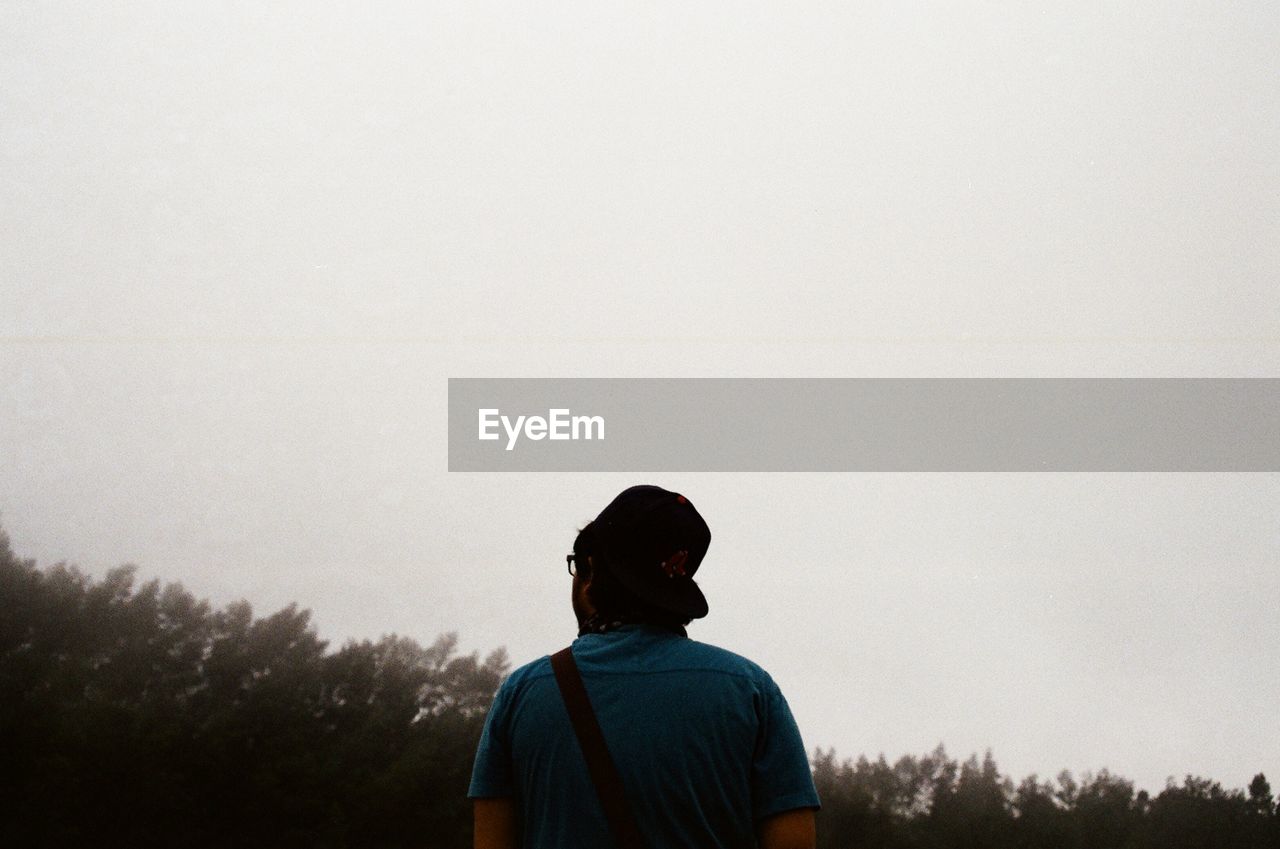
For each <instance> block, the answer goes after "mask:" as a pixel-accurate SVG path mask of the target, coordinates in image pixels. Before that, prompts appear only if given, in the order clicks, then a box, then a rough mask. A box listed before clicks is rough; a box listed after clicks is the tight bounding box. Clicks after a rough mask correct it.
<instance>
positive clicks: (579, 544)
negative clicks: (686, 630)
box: [573, 522, 692, 628]
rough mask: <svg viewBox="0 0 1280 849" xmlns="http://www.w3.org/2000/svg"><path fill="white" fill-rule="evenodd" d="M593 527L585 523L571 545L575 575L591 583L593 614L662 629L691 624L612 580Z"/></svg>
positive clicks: (611, 573)
mask: <svg viewBox="0 0 1280 849" xmlns="http://www.w3.org/2000/svg"><path fill="white" fill-rule="evenodd" d="M594 524H595V522H588V523H587V524H586V526H585V527H583V528H582V529H580V530H579V531H578V536H577V538H575V539H574V541H573V554H574V563H575V564H577V569H578V574H579V575H581V576H582V577H583V578H589V579H590V580H591V586H590V587H588V588H587V596H588V597H589V598H590V599H591V603H592V604H593V605H594V606H595V608H596V611H597V612H598V613H600V615H601V616H604V617H605V618H611V617H623V616H625V617H628V618H629V619H633V620H635V621H638V622H645V623H648V624H651V625H661V626H664V627H677V626H678V627H681V628H683V627H684V626H685V625H688V624H689V623H690V622H691V621H692V620H691V619H689V618H688V617H687V616H682V615H680V614H679V613H672V612H671V611H670V610H664V609H662V608H661V607H658V606H656V605H654V604H652V603H651V602H648V601H645V600H644V599H642V598H640V597H639V596H637V595H636V594H635V593H633V592H631V590H629V589H627V588H626V587H625V586H623V585H622V582H621V581H619V580H618V579H617V578H615V577H614V575H613V572H612V571H610V569H609V568H608V566H607V565H606V564H605V563H604V556H603V554H601V553H600V550H599V547H598V545H597V541H596V535H595V529H594V528H593V525H594ZM588 557H590V558H592V562H588V560H587V558H588ZM593 564H594V565H593Z"/></svg>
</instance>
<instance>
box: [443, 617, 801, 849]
mask: <svg viewBox="0 0 1280 849" xmlns="http://www.w3.org/2000/svg"><path fill="white" fill-rule="evenodd" d="M573 656H574V660H575V661H576V663H577V665H578V670H579V672H580V673H581V674H582V680H583V684H584V685H585V686H586V689H587V695H588V697H589V698H590V699H591V706H592V708H594V710H595V713H596V717H597V718H598V720H599V722H600V727H601V729H602V731H603V733H604V738H605V743H606V744H607V745H608V747H609V752H610V754H611V755H612V756H613V760H614V762H615V763H616V764H617V766H618V771H619V772H620V773H621V774H622V782H623V785H624V787H625V789H626V792H627V798H628V800H629V801H630V803H631V805H632V808H633V810H634V811H635V815H636V819H637V820H638V821H639V823H640V830H641V831H642V832H643V833H644V836H645V838H646V844H647V845H648V846H649V847H651V849H676V848H677V847H688V849H712V847H721V849H739V847H744V849H745V847H754V846H755V824H756V823H757V822H758V821H759V820H761V819H763V818H764V817H768V816H770V815H772V814H776V813H780V812H782V811H787V810H792V809H795V808H817V807H818V806H819V802H818V794H817V791H816V790H815V789H814V786H813V777H812V774H811V773H810V771H809V760H808V755H807V752H806V750H805V747H804V743H803V742H802V741H801V739H800V731H799V729H798V728H797V727H796V722H795V719H794V718H793V717H792V715H791V710H790V708H788V707H787V701H786V699H785V698H783V696H782V692H781V691H780V690H779V689H778V685H777V684H775V683H774V681H773V679H772V678H771V677H769V674H768V673H767V672H765V671H764V670H763V669H761V668H760V667H759V666H757V665H756V664H754V663H752V662H751V661H749V660H747V659H746V658H744V657H740V656H738V655H736V654H733V653H732V652H728V651H725V650H724V649H720V648H716V647H715V646H710V645H707V644H705V643H699V642H697V641H695V640H691V639H688V638H687V637H684V636H681V635H680V634H678V633H676V632H674V631H670V630H666V629H662V628H657V627H651V626H648V625H628V626H624V627H622V628H619V629H617V630H615V631H610V632H608V633H605V634H587V635H585V636H582V637H579V638H578V639H576V640H574V643H573ZM468 796H470V797H471V798H473V799H474V798H489V797H498V796H513V797H515V799H516V801H517V806H518V810H519V815H520V818H521V823H522V826H521V830H522V833H523V841H522V843H521V846H522V847H524V849H572V847H582V849H600V847H602V846H610V845H612V839H611V838H610V837H609V829H608V824H607V822H606V821H605V817H604V813H603V812H602V810H601V808H600V803H599V801H598V797H597V796H596V791H595V787H594V786H593V785H592V783H591V776H590V774H589V773H588V771H587V765H586V761H585V760H584V759H583V755H582V749H581V748H580V747H579V745H578V739H577V737H576V736H575V734H574V730H573V725H572V723H571V722H570V721H569V714H568V712H567V710H566V709H565V706H564V700H563V699H562V698H561V696H560V690H559V687H558V686H557V685H556V680H555V675H554V673H553V672H552V671H551V661H550V658H549V657H543V658H540V659H539V660H536V661H534V662H533V663H529V664H526V665H525V666H522V667H520V668H519V669H517V670H516V671H515V672H513V673H511V675H510V676H509V677H508V678H507V680H506V681H504V682H503V683H502V686H501V687H499V688H498V693H497V696H496V697H495V698H494V702H493V708H492V709H491V710H490V712H489V716H488V719H487V720H486V722H485V727H484V733H483V734H482V736H481V738H480V747H479V750H478V751H477V752H476V760H475V767H474V769H473V771H472V775H471V789H470V791H469V792H468Z"/></svg>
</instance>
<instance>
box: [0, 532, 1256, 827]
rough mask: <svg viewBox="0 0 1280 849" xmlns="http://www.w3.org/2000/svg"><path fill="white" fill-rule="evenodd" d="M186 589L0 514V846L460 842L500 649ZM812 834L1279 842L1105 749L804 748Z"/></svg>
mask: <svg viewBox="0 0 1280 849" xmlns="http://www.w3.org/2000/svg"><path fill="white" fill-rule="evenodd" d="M326 648H327V647H326V644H325V643H324V641H322V640H319V639H318V638H317V637H316V634H315V631H314V629H313V627H312V626H311V620H310V614H309V613H308V612H307V611H305V610H298V609H297V608H296V607H295V606H293V605H290V606H289V607H286V608H285V609H283V610H280V611H277V612H276V613H273V614H271V615H270V616H266V617H263V618H258V619H255V618H254V616H253V611H252V609H251V608H250V606H249V604H248V603H247V602H238V603H236V604H232V605H229V606H227V607H226V608H225V609H222V610H212V609H211V608H210V606H209V605H208V603H206V602H204V601H197V600H196V599H194V598H192V596H191V595H190V593H188V592H186V591H185V590H184V589H183V588H182V587H181V586H179V585H176V584H171V585H168V586H166V587H163V588H162V587H161V586H160V584H159V583H158V582H157V581H150V582H147V583H145V584H143V585H142V586H140V587H135V586H134V569H133V568H132V567H129V566H124V567H120V568H118V569H114V570H112V571H111V572H110V573H109V574H108V575H107V576H106V577H105V578H104V579H103V580H101V581H94V580H92V579H90V578H89V577H87V576H85V575H84V574H82V573H80V572H79V571H78V570H76V569H75V568H74V567H67V566H64V565H61V564H60V565H56V566H53V567H50V568H48V569H45V570H39V569H37V568H36V566H35V563H34V562H33V561H30V560H19V559H17V558H16V557H14V555H13V552H12V551H11V549H10V547H9V541H8V539H7V537H5V535H4V534H3V532H2V531H0V752H2V753H3V760H0V846H6V847H7V846H15V847H17V846H21V847H24V849H25V848H26V847H46V846H47V847H63V846H80V845H95V846H104V845H106V846H113V845H120V846H123V845H128V846H130V847H151V846H165V847H168V846H184V847H197V848H198V847H206V846H207V847H213V846H217V847H258V846H272V847H316V849H343V847H378V849H383V847H385V849H399V847H440V848H441V849H463V848H464V847H468V846H470V845H471V833H470V832H471V809H470V804H469V803H468V802H467V800H466V787H467V781H468V778H469V775H470V771H471V762H472V758H473V756H474V753H475V747H476V743H477V741H478V739H479V735H480V729H481V726H482V724H483V721H484V716H485V712H486V711H487V710H488V707H489V703H490V701H491V699H492V698H493V694H494V691H495V690H496V689H497V686H498V683H499V682H500V680H501V679H502V677H503V675H505V674H506V672H507V668H508V664H507V658H506V654H505V652H503V651H502V650H498V651H495V652H493V653H491V654H490V655H489V656H488V657H487V658H485V659H484V660H481V659H480V658H479V656H478V655H475V654H472V655H459V654H458V649H457V637H456V636H455V635H453V634H447V635H444V636H442V637H440V638H439V639H437V640H436V642H435V643H434V644H432V645H431V646H428V647H425V648H424V647H422V646H420V645H419V644H417V643H416V642H414V641H413V640H410V639H407V638H404V637H398V636H395V635H391V636H387V637H383V638H382V639H380V640H378V641H377V642H371V641H368V640H364V641H361V642H355V641H349V642H347V643H346V644H345V645H343V646H342V647H341V648H339V649H338V650H337V651H335V652H328V651H326ZM813 775H814V781H815V783H816V785H817V787H818V792H819V794H820V796H821V798H822V803H823V809H822V811H821V813H820V814H819V815H818V845H819V847H821V849H1003V847H1017V848H1018V849H1207V848H1208V847H1232V849H1264V847H1265V849H1280V815H1278V814H1277V810H1276V803H1275V800H1274V798H1273V797H1272V794H1271V786H1270V784H1269V783H1268V782H1267V780H1266V777H1265V776H1264V775H1262V774H1258V775H1256V776H1255V777H1254V778H1253V780H1252V781H1251V782H1250V784H1249V786H1248V791H1247V793H1246V792H1245V791H1241V790H1224V789H1223V788H1222V786H1221V785H1219V784H1218V783H1217V782H1213V781H1210V780H1208V779H1204V778H1199V777H1196V776H1187V777H1186V778H1185V780H1184V781H1183V783H1182V784H1181V785H1178V784H1175V783H1173V782H1172V781H1171V782H1170V783H1169V785H1168V786H1166V787H1165V788H1164V790H1162V791H1161V792H1160V793H1159V794H1158V795H1157V796H1155V798H1151V797H1150V796H1149V795H1148V793H1147V792H1146V791H1140V792H1137V793H1135V792H1134V788H1133V784H1132V783H1131V782H1129V781H1127V780H1125V779H1123V778H1120V777H1117V776H1114V775H1111V774H1110V773H1108V772H1107V771H1106V770H1102V771H1100V772H1098V773H1097V774H1085V775H1084V776H1082V777H1081V778H1080V779H1078V780H1077V779H1076V778H1075V777H1073V776H1072V775H1071V774H1070V773H1068V772H1062V773H1060V774H1059V775H1058V777H1057V779H1056V780H1055V781H1042V780H1040V779H1039V778H1038V777H1037V776H1034V775H1032V776H1029V777H1027V778H1025V779H1023V780H1022V781H1021V782H1020V783H1018V784H1016V785H1015V784H1014V782H1013V781H1012V780H1010V779H1009V778H1007V777H1005V776H1002V775H1001V774H1000V772H999V770H998V769H997V767H996V763H995V760H994V758H993V757H992V755H991V753H990V752H987V753H986V754H985V756H984V757H983V758H982V759H981V760H979V759H978V757H977V755H973V756H971V757H970V758H969V759H968V760H966V761H964V762H963V763H960V762H958V761H956V760H954V759H952V758H950V757H948V756H947V753H946V751H945V750H944V749H943V747H942V746H941V745H939V746H938V747H937V748H936V749H934V750H933V751H932V752H929V753H928V754H925V755H922V756H920V757H918V758H917V757H913V756H910V755H908V756H904V757H901V758H899V759H898V760H897V761H896V762H894V763H893V764H890V763H889V762H888V761H887V760H886V759H885V758H884V756H883V755H882V756H880V757H879V758H878V759H876V760H875V761H871V760H868V759H867V758H866V757H860V758H858V759H857V761H850V760H844V761H837V759H836V756H835V752H834V750H827V751H823V750H821V749H819V750H817V751H816V752H815V753H814V756H813Z"/></svg>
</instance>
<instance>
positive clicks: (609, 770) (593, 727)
mask: <svg viewBox="0 0 1280 849" xmlns="http://www.w3.org/2000/svg"><path fill="white" fill-rule="evenodd" d="M551 669H552V671H554V672H555V674H556V683H557V684H559V685H560V695H561V696H562V697H563V698H564V706H565V707H566V708H568V709H569V719H570V720H571V721H572V722H573V730H574V731H575V732H576V733H577V735H578V745H579V746H581V747H582V754H583V756H584V757H586V759H587V771H588V772H589V773H591V782H592V783H593V784H595V786H596V794H597V795H598V796H599V797H600V806H601V807H602V808H604V816H605V819H607V820H608V821H609V830H610V831H611V832H613V839H614V840H615V841H616V842H617V844H618V847H619V849H644V841H643V840H642V839H641V837H640V827H639V825H637V824H636V817H635V813H634V812H633V811H632V810H631V805H630V804H628V802H627V794H626V791H625V790H623V788H622V776H621V775H619V774H618V767H617V765H616V764H614V762H613V758H612V757H611V756H610V755H609V748H608V747H607V746H606V745H605V743H604V734H603V733H602V732H601V731H600V723H599V721H597V720H596V713H595V711H594V710H592V709H591V700H590V699H588V698H587V688H586V687H585V686H583V684H582V676H581V675H580V674H579V673H578V664H576V663H574V662H573V650H572V648H571V647H570V648H563V649H561V650H560V651H558V652H556V653H555V654H553V655H551Z"/></svg>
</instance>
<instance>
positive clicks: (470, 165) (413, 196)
mask: <svg viewBox="0 0 1280 849" xmlns="http://www.w3.org/2000/svg"><path fill="white" fill-rule="evenodd" d="M5 19H6V23H5V25H4V27H3V28H0V187H3V192H2V194H0V524H2V525H3V527H4V528H5V529H6V530H7V531H8V532H9V534H10V535H11V537H12V542H13V547H14V550H15V552H16V553H17V554H18V555H19V556H22V557H34V558H37V559H38V560H39V562H40V563H41V564H43V565H47V564H50V563H53V562H55V561H58V560H64V559H65V560H69V561H73V562H76V563H78V564H80V565H81V567H83V568H84V569H86V570H87V571H89V572H91V573H92V574H95V575H102V574H105V572H106V570H107V569H109V568H110V567H112V566H114V565H117V564H119V563H122V562H134V563H137V564H139V567H140V576H141V577H143V578H147V577H152V576H156V577H159V578H161V579H162V580H164V581H181V582H182V583H183V584H184V585H186V587H187V588H188V589H190V590H191V591H192V592H193V593H195V594H196V595H197V596H201V597H208V598H210V599H211V600H212V601H213V602H214V603H215V604H225V603H227V602H229V601H232V600H234V599H238V598H241V597H244V598H247V599H249V600H250V601H251V602H253V604H254V605H255V609H256V610H257V611H258V612H259V613H265V612H268V611H271V610H275V609H277V608H279V607H281V606H283V605H285V604H287V603H289V602H291V601H297V602H298V603H299V604H300V605H302V606H304V607H308V608H311V609H312V610H313V612H314V614H315V619H316V621H317V624H318V626H319V630H320V633H321V636H322V637H324V638H326V639H329V640H331V641H332V645H333V646H334V647H336V646H337V645H338V644H340V643H341V642H342V641H343V640H344V639H346V638H348V637H356V638H363V637H377V636H378V635H380V634H382V633H387V632H391V631H395V632H398V633H401V634H405V635H408V636H412V637H414V638H415V639H418V640H419V641H421V642H423V643H427V642H430V641H431V640H432V639H433V638H434V637H435V635H437V634H438V633H440V632H442V631H449V630H457V631H459V632H460V636H461V639H462V644H463V646H464V647H466V648H467V649H478V650H480V651H482V652H485V651H488V650H489V649H492V648H496V647H498V646H502V645H505V646H507V648H508V649H509V651H510V653H511V658H512V660H513V662H514V663H516V664H521V663H524V662H526V661H528V660H532V659H534V658H535V657H537V656H539V655H541V654H545V653H547V652H549V651H553V650H555V649H557V648H559V647H561V646H562V645H564V644H566V643H567V642H568V641H569V640H570V639H572V637H573V632H574V627H573V617H572V613H571V611H570V608H569V598H568V593H569V580H570V579H569V577H568V575H567V574H565V571H564V558H563V555H564V553H565V552H566V551H567V550H568V549H569V546H570V543H571V541H572V537H573V534H574V532H575V530H576V529H577V528H578V527H580V526H581V525H582V524H584V523H585V522H586V521H588V520H589V519H591V518H592V517H594V515H595V514H596V513H597V512H598V511H599V510H600V509H601V508H602V507H603V506H604V504H606V503H607V502H608V501H609V500H610V499H611V498H612V496H613V495H614V494H616V492H617V491H618V490H620V489H622V488H623V487H625V486H628V485H630V484H633V483H640V482H651V483H657V484H660V485H663V486H666V487H668V488H672V489H677V490H680V491H682V492H684V493H686V494H687V495H688V496H689V497H690V498H691V499H692V500H693V501H694V503H695V504H697V506H698V508H699V510H700V511H701V512H702V513H703V515H704V516H705V517H706V518H707V521H708V523H709V524H710V526H711V528H712V533H713V543H712V547H711V551H710V553H709V555H708V558H707V560H706V562H705V564H704V566H703V569H702V570H701V571H700V572H699V580H700V583H701V584H702V586H703V587H704V589H705V591H706V594H707V596H708V599H709V601H710V605H711V615H710V616H709V617H708V618H707V619H706V620H702V621H699V622H697V623H695V624H694V625H693V626H692V627H691V629H690V633H691V636H693V637H695V638H697V639H701V640H705V641H708V642H712V643H717V644H719V645H723V646H725V647H727V648H730V649H732V650H735V651H738V652H740V653H743V654H746V655H748V656H750V657H752V658H753V659H755V660H757V661H759V662H760V663H761V664H763V665H764V666H765V667H766V668H768V669H769V670H770V671H771V672H772V673H773V674H774V676H775V678H776V679H777V680H778V681H779V683H780V684H781V685H782V687H783V690H784V692H785V693H786V694H787V696H788V698H789V700H790V702H791V705H792V708H793V710H794V712H795V714H796V716H797V719H798V721H799V723H800V726H801V730H802V732H803V734H804V738H805V742H806V744H807V745H808V746H810V747H811V748H812V747H813V746H824V747H825V746H835V747H836V749H837V750H838V752H839V753H840V754H841V755H845V756H856V755H857V754H859V753H863V752H865V753H867V754H868V755H870V756H872V757H874V756H875V755H876V754H877V753H879V752H882V751H883V752H884V753H885V754H886V755H888V756H889V757H890V759H891V760H892V759H893V758H895V757H897V756H898V755H900V754H905V753H920V752H923V751H926V750H928V749H932V747H933V746H934V745H935V744H936V743H938V742H939V741H942V742H944V743H945V744H946V746H947V748H948V750H949V751H950V752H951V753H952V754H954V755H959V756H961V757H963V756H965V755H967V754H968V753H969V752H971V751H979V752H981V751H982V750H983V749H985V748H987V747H990V748H991V749H992V750H993V752H994V754H995V756H996V758H997V760H998V762H999V764H1000V766H1001V768H1002V769H1003V770H1004V771H1006V772H1009V773H1011V774H1014V775H1018V776H1021V775H1026V774H1029V773H1032V772H1037V773H1039V774H1041V775H1042V776H1044V775H1053V774H1056V773H1057V772H1058V770H1060V769H1063V768H1068V769H1072V770H1076V771H1080V770H1085V769H1094V770H1096V769H1098V768H1101V767H1104V766H1105V767H1108V768H1110V769H1111V770H1112V771H1113V772H1116V773H1119V774H1121V775H1124V776H1126V777H1129V778H1132V779H1133V780H1134V781H1135V783H1136V784H1137V785H1138V786H1139V787H1145V788H1148V789H1152V790H1157V789H1159V788H1160V787H1161V786H1162V785H1163V783H1164V779H1165V777H1166V776H1170V775H1172V776H1177V777H1181V776H1182V775H1184V774H1186V773H1197V774H1203V775H1209V776H1212V777H1214V778H1216V779H1218V780H1220V781H1222V782H1223V783H1224V784H1226V785H1227V786H1230V787H1237V786H1243V785H1244V784H1245V783H1247V781H1248V780H1249V778H1250V777H1251V776H1252V775H1254V774H1255V773H1256V772H1259V771H1266V772H1268V773H1276V772H1280V735H1277V734H1276V733H1275V729H1276V725H1275V706H1276V704H1278V703H1280V684H1278V683H1277V678H1276V676H1275V674H1274V670H1275V669H1277V668H1278V667H1280V624H1277V618H1276V616H1275V613H1274V610H1275V599H1276V598H1277V591H1278V590H1280V576H1278V575H1277V570H1276V563H1277V561H1278V555H1280V524H1278V523H1277V521H1276V518H1277V508H1278V507H1280V477H1277V476H1276V475H1243V474H1242V475H1226V474H1219V475H1191V474H1174V475H1137V474H1132V475H1128V474H1104V475H1049V474H1045V475H1038V474H1022V475H1016V474H1015V475H995V474H993V475H943V474H933V475H821V474H815V475H682V474H670V473H661V472H655V473H654V474H651V475H647V476H644V479H643V480H640V479H637V477H636V476H616V475H592V474H579V475H570V474H565V475H527V476H521V475H462V474H454V475H449V474H447V473H446V471H445V469H446V439H445V437H446V433H445V426H446V379H447V378H448V377H482V376H509V377H523V376H528V377H544V376H545V377H570V376H583V377H606V376H608V377H639V376H662V377H680V376H717V377H741V376H752V377H787V376H813V377H823V376H833V377H835V376H838V377H871V376H897V377H908V376H937V377H948V376H1046V377H1047V376H1093V377H1109V376H1115V377H1119V376H1126V377H1129V376H1179V377H1191V376H1223V377H1246V376H1268V377H1274V376H1277V375H1278V374H1280V370H1278V369H1277V366H1278V365H1280V344H1278V343H1280V320H1278V319H1280V288H1278V287H1277V285H1276V284H1277V271H1280V191H1278V189H1280V173H1278V170H1280V108H1278V107H1280V88H1278V87H1277V86H1276V71H1275V69H1276V64H1275V58H1274V57H1275V50H1276V47H1277V41H1278V37H1280V12H1277V11H1276V10H1275V9H1274V8H1273V7H1271V6H1268V5H1265V4H1257V3H1252V4H1251V3H1240V4H1232V5H1229V6H1226V7H1222V6H1220V5H1218V4H1208V3H1174V4H1171V3H1137V4H1130V5H1127V6H1123V7H1120V6H1115V5H1113V4H1075V5H1072V6H1071V7H1069V8H1064V9H1057V10H1054V9H1040V8H1005V7H997V6H994V5H984V4H973V3H964V4H935V3H930V4H922V3H894V4H862V5H859V6H857V7H856V8H852V9H850V8H845V7H844V6H843V4H830V5H824V4H804V5H799V6H797V5H790V6H788V8H786V9H779V8H774V7H773V6H772V5H766V4H752V3H734V4H698V5H697V6H694V7H686V6H685V5H683V4H679V5H678V4H670V3H658V4H646V7H645V8H643V9H638V8H634V7H632V6H630V5H624V4H610V3H605V4H601V3H592V4H562V5H560V6H558V7H556V8H547V7H545V6H538V7H535V6H533V5H532V4H476V3H467V4H434V3H433V4H425V5H409V4H395V3H387V4H380V5H379V6H378V7H377V8H376V9H370V8H366V7H365V6H363V5H357V4H354V3H352V4H342V3H331V2H313V3H306V4H303V3H279V4H271V5H269V6H267V7H262V6H261V5H260V4H247V3H227V4H216V5H215V4H199V3H175V2H168V3H163V4H161V3H141V2H138V3H127V4H126V3H111V4H101V5H97V6H91V7H86V6H83V5H80V4H57V3H39V4H37V3H31V2H12V3H9V4H6V7H5Z"/></svg>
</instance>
